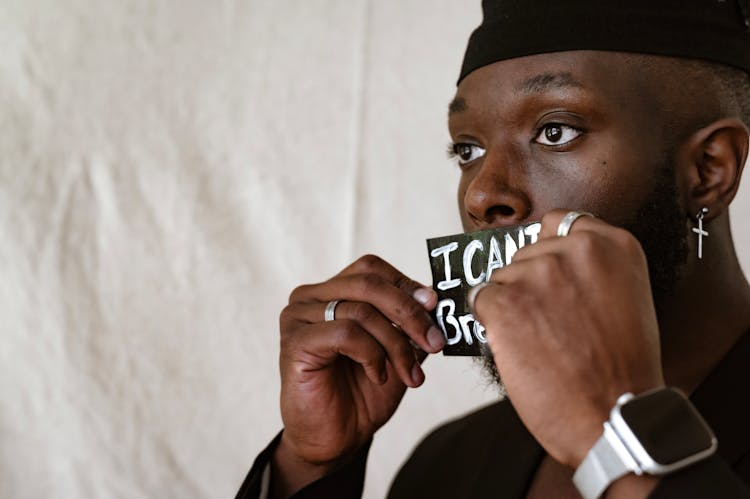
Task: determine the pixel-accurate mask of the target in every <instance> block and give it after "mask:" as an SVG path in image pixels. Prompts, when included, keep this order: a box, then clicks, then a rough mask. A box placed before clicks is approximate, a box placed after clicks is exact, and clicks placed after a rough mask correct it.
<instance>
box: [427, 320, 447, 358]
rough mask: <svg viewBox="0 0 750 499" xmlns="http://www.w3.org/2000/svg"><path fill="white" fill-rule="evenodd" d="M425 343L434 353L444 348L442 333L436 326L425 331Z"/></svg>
mask: <svg viewBox="0 0 750 499" xmlns="http://www.w3.org/2000/svg"><path fill="white" fill-rule="evenodd" d="M427 343H429V344H430V346H431V347H432V349H433V350H434V351H436V352H438V351H440V350H442V349H443V347H444V346H445V336H443V332H442V331H441V330H439V329H438V328H437V326H432V327H430V329H429V330H428V331H427Z"/></svg>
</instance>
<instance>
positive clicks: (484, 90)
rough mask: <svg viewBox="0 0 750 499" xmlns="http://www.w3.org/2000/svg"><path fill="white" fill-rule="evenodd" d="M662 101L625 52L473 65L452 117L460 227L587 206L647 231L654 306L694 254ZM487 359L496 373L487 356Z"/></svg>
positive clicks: (643, 236) (642, 234)
mask: <svg viewBox="0 0 750 499" xmlns="http://www.w3.org/2000/svg"><path fill="white" fill-rule="evenodd" d="M662 104H663V103H662V102H661V101H660V99H659V98H658V92H657V91H655V90H654V86H653V84H652V82H649V81H648V79H647V77H646V76H644V75H642V74H638V73H636V72H634V71H632V65H631V64H629V63H628V58H627V56H623V55H621V54H606V53H600V52H599V53H598V52H566V53H558V54H549V55H539V56H531V57H525V58H519V59H513V60H509V61H503V62H499V63H495V64H493V65H490V66H487V67H484V68H482V69H479V70H477V71H475V72H474V73H472V74H470V75H469V76H468V77H467V78H466V79H465V80H464V81H463V82H462V83H461V85H460V86H459V88H458V92H457V95H456V99H455V100H454V102H453V103H452V104H451V114H450V118H449V127H450V131H451V136H452V139H453V142H454V144H456V145H455V146H454V150H455V152H456V154H457V155H458V158H457V161H458V162H459V165H460V167H461V181H460V184H459V190H458V201H459V207H460V210H461V219H462V223H463V226H464V229H465V230H467V231H472V230H479V229H486V228H490V227H496V226H502V225H511V224H518V223H524V222H529V221H533V220H540V219H541V217H542V215H543V214H544V213H546V212H547V211H549V210H551V209H554V208H564V209H576V210H585V211H590V212H592V213H594V214H596V215H597V216H599V217H600V218H602V219H604V220H605V221H607V222H609V223H612V224H614V225H618V226H621V227H624V228H626V229H628V230H630V231H631V232H632V233H633V234H634V235H635V236H636V238H638V240H639V241H640V242H641V245H642V246H643V248H644V252H645V253H646V255H647V258H648V262H649V273H650V277H651V285H652V291H653V293H654V299H655V304H656V307H657V311H658V309H659V304H660V302H661V301H662V299H663V298H664V297H665V296H666V295H669V294H671V292H672V290H673V289H674V287H675V286H676V284H677V281H678V280H679V276H680V271H681V269H682V268H683V266H684V264H685V261H686V257H687V244H686V232H685V217H684V216H683V210H682V209H681V208H680V205H679V193H678V191H677V187H676V183H675V165H674V164H673V163H672V157H671V156H672V155H673V152H674V147H675V145H674V144H673V143H670V140H671V139H668V138H667V137H666V127H665V125H664V123H665V122H666V120H665V117H664V114H663V113H664V110H663V109H662V107H663V105H662ZM485 367H486V368H487V370H488V371H489V373H490V375H491V376H492V377H493V378H494V379H495V380H496V381H498V382H499V381H500V380H499V376H498V374H497V370H496V368H495V366H494V362H492V359H491V356H488V357H487V358H486V359H485Z"/></svg>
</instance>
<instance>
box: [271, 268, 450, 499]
mask: <svg viewBox="0 0 750 499" xmlns="http://www.w3.org/2000/svg"><path fill="white" fill-rule="evenodd" d="M331 300H341V301H340V302H339V304H338V306H337V307H336V310H335V320H333V321H328V322H324V320H323V317H324V311H325V307H326V304H327V303H328V302H329V301H331ZM436 304H437V295H436V294H435V292H434V291H433V290H432V289H430V288H427V287H425V286H423V285H421V284H419V283H417V282H415V281H413V280H411V279H409V278H407V277H406V276H404V275H403V274H402V273H400V272H399V271H398V270H396V269H395V268H393V267H392V266H391V265H389V264H388V263H386V262H385V261H383V260H381V259H380V258H378V257H375V256H365V257H362V258H360V259H359V260H357V261H356V262H354V263H353V264H352V265H350V266H349V267H347V268H346V269H344V270H343V271H342V272H341V273H339V274H338V275H336V276H335V277H333V278H332V279H330V280H328V281H326V282H324V283H321V284H315V285H309V286H301V287H299V288H297V289H295V290H294V291H293V292H292V294H291V296H290V298H289V305H288V306H287V307H286V308H285V309H284V311H283V312H282V313H281V318H280V322H281V356H280V368H281V415H282V419H283V421H284V432H283V434H282V439H281V443H280V444H279V447H278V448H277V450H276V453H275V456H274V466H275V468H274V477H275V478H274V484H275V486H276V487H277V489H278V488H279V484H278V480H281V479H282V478H283V481H284V482H285V483H283V484H282V485H281V488H283V489H285V490H286V491H287V492H289V493H291V492H294V491H295V490H296V489H298V488H299V487H301V486H302V485H304V484H305V483H307V482H310V481H313V480H315V479H317V478H319V477H321V476H324V475H325V474H327V473H328V472H330V471H331V470H332V469H334V468H335V467H337V466H338V465H340V464H341V463H342V462H344V461H345V460H346V459H347V458H348V457H349V456H351V455H352V454H353V453H354V452H356V451H357V449H359V448H361V446H362V445H364V444H365V443H366V442H367V441H368V440H369V439H370V438H372V435H373V434H374V433H375V431H376V430H377V429H378V428H380V427H381V426H382V425H383V424H384V423H385V422H386V421H388V419H390V417H391V416H392V415H393V413H394V411H395V410H396V408H397V407H398V404H399V402H400V401H401V398H402V397H403V394H404V392H405V390H406V387H407V386H409V387H417V386H419V385H421V384H422V382H423V381H424V373H423V371H422V369H421V367H420V362H421V361H422V360H424V357H425V356H426V353H425V352H437V351H439V350H440V349H442V347H443V346H444V344H445V340H444V337H443V334H442V332H441V331H440V330H439V329H438V328H437V326H435V324H434V323H433V321H432V319H431V318H430V315H429V314H428V311H429V310H432V309H433V308H434V307H435V306H436ZM410 339H411V340H412V341H413V342H414V343H415V344H416V345H418V346H419V347H420V348H421V349H422V350H423V351H420V350H417V349H415V348H414V347H413V346H412V344H411V343H410V341H409V340H410ZM281 495H285V494H281Z"/></svg>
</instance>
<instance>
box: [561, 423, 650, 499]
mask: <svg viewBox="0 0 750 499" xmlns="http://www.w3.org/2000/svg"><path fill="white" fill-rule="evenodd" d="M631 471H632V472H635V473H637V474H640V467H639V466H638V463H636V461H635V459H633V457H632V456H631V455H630V452H628V449H627V448H626V447H625V444H623V443H622V440H620V437H618V436H617V433H615V430H613V429H612V426H610V424H609V422H605V423H604V433H602V436H601V437H599V440H597V441H596V443H595V444H594V446H593V447H592V448H591V450H590V451H589V452H588V454H586V457H585V458H584V460H583V462H582V463H581V465H580V466H579V467H578V469H577V470H576V472H575V474H574V475H573V483H575V485H576V487H577V488H578V491H579V492H580V493H581V496H583V499H598V498H599V497H600V496H601V495H602V494H603V493H604V491H605V490H607V487H609V485H610V484H611V483H612V482H614V481H615V480H617V479H618V478H620V477H622V476H625V475H627V474H628V473H630V472H631Z"/></svg>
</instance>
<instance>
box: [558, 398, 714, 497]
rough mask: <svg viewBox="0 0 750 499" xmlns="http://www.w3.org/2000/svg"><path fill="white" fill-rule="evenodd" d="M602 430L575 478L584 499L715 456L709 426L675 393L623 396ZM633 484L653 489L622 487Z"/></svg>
mask: <svg viewBox="0 0 750 499" xmlns="http://www.w3.org/2000/svg"><path fill="white" fill-rule="evenodd" d="M603 427H604V431H603V433H602V435H601V437H599V439H598V440H597V441H596V443H595V444H594V445H593V447H592V448H591V450H590V451H589V452H588V453H587V454H586V457H585V458H584V460H583V462H582V463H581V464H580V466H578V468H577V469H576V472H575V474H574V475H573V481H574V483H575V485H576V487H577V488H578V490H579V491H580V492H581V495H582V496H583V497H584V498H586V499H594V498H598V497H601V495H602V494H603V493H604V491H605V490H607V489H608V487H610V486H612V485H614V484H615V483H617V482H618V481H620V480H622V478H623V477H628V476H629V475H630V474H633V473H634V474H635V475H644V474H645V475H665V474H669V473H672V472H675V471H677V470H679V469H682V468H684V467H686V466H689V465H690V464H692V463H695V462H697V461H699V460H702V459H705V458H707V457H709V456H710V455H711V454H712V453H713V452H715V450H716V438H715V437H714V435H713V433H712V432H711V430H710V428H709V427H708V425H706V423H705V421H703V418H701V416H700V415H699V414H698V412H697V411H696V410H695V408H694V407H693V406H692V404H691V403H690V402H689V401H688V399H687V398H686V397H685V396H684V395H683V394H682V393H681V392H679V391H677V390H675V389H670V388H658V389H655V390H650V391H648V392H645V393H643V394H641V395H638V396H634V395H633V394H631V393H626V394H623V395H622V396H621V397H620V398H619V399H618V401H617V404H615V407H614V408H613V409H612V411H611V413H610V418H609V420H608V421H606V422H605V423H604V425H603ZM631 482H632V483H633V484H639V483H640V484H643V485H646V484H648V483H649V482H648V481H639V480H635V479H633V478H628V479H627V480H626V481H625V482H623V483H626V484H627V483H631ZM623 497H626V496H623Z"/></svg>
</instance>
